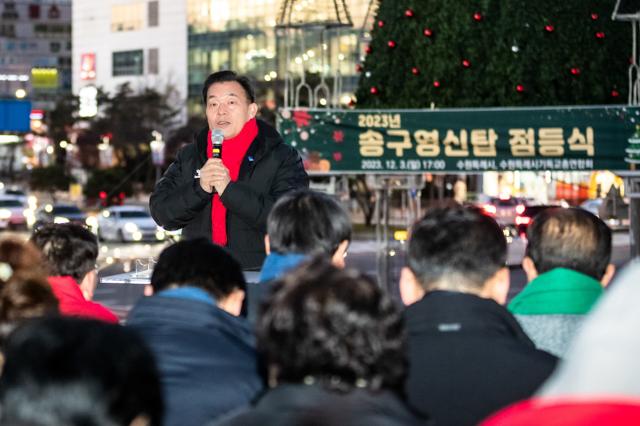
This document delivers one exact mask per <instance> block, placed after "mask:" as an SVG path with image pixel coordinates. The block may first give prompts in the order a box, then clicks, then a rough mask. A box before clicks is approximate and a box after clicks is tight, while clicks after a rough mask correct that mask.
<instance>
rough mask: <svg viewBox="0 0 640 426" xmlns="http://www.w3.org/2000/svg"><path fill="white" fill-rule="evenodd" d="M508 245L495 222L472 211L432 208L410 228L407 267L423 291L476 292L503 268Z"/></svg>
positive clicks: (464, 208) (466, 208)
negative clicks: (442, 287)
mask: <svg viewBox="0 0 640 426" xmlns="http://www.w3.org/2000/svg"><path fill="white" fill-rule="evenodd" d="M506 258H507V242H506V240H505V237H504V234H503V232H502V230H501V229H500V226H499V225H498V224H497V223H496V221H495V220H493V219H492V218H490V217H489V216H486V215H485V214H483V213H482V212H481V211H480V210H479V209H477V208H475V207H460V206H456V207H445V208H435V209H433V210H431V211H429V212H427V214H426V215H425V216H424V217H423V218H422V219H421V220H420V221H418V222H417V223H416V224H415V225H414V226H413V228H412V231H411V238H410V240H409V254H408V266H409V269H411V271H412V272H413V273H414V275H415V276H416V278H417V279H418V281H419V282H420V284H421V285H422V286H423V287H424V288H425V290H430V289H432V286H433V285H434V284H436V283H438V282H441V283H443V282H446V283H447V285H449V286H450V288H449V289H450V290H453V291H457V290H463V289H469V288H472V289H479V288H482V286H483V285H484V283H485V282H486V281H487V280H488V279H489V278H491V277H492V276H493V275H495V273H496V272H497V271H498V270H499V269H500V268H502V267H503V266H504V265H505V261H506Z"/></svg>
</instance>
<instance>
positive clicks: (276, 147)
mask: <svg viewBox="0 0 640 426" xmlns="http://www.w3.org/2000/svg"><path fill="white" fill-rule="evenodd" d="M202 98H203V101H204V104H205V110H206V116H207V123H208V128H205V129H203V130H202V131H200V133H199V134H198V135H197V136H196V140H195V142H194V143H191V144H189V145H187V146H185V147H184V148H182V149H181V150H180V151H179V152H178V155H177V157H176V160H175V161H174V162H173V163H172V164H171V165H170V166H169V168H168V169H167V171H166V172H165V174H164V176H163V177H162V179H160V180H159V181H158V183H157V184H156V187H155V189H154V191H153V194H151V199H150V201H149V207H150V210H151V215H152V216H153V218H154V219H155V221H156V222H157V223H158V224H159V225H161V226H163V227H164V228H165V229H168V230H175V229H180V228H182V237H183V238H187V239H190V238H197V237H207V238H209V239H211V240H212V241H213V242H214V243H216V244H218V245H221V246H223V247H226V248H227V249H228V251H229V252H230V253H231V254H232V255H233V256H235V257H236V259H237V260H238V261H239V262H240V264H241V265H242V267H243V268H244V269H257V268H260V266H261V265H262V262H263V260H264V257H265V250H264V235H265V234H266V221H267V215H268V214H269V210H270V209H271V206H273V204H274V203H275V201H276V199H277V198H278V197H279V196H281V195H282V194H284V193H286V192H288V191H290V190H292V189H296V188H300V187H308V185H309V178H308V176H307V173H306V172H305V170H304V167H303V165H302V159H301V158H300V155H299V154H298V152H297V151H296V150H295V149H294V148H292V147H290V146H288V145H285V144H284V142H283V140H282V137H281V136H280V135H279V134H278V132H277V131H276V130H275V129H274V128H273V127H271V126H270V125H268V124H267V123H265V122H263V121H261V120H257V119H256V118H255V116H256V113H257V112H258V105H256V103H255V95H254V91H253V88H252V87H251V83H250V82H249V79H248V78H246V77H244V76H239V75H237V74H236V73H234V72H233V71H219V72H216V73H213V74H211V75H210V76H209V77H207V79H206V80H205V82H204V87H203V88H202ZM220 133H221V134H222V137H223V139H224V140H223V143H222V146H221V147H220V145H219V143H218V142H219V139H220ZM185 261H187V262H188V261H189V260H188V259H185Z"/></svg>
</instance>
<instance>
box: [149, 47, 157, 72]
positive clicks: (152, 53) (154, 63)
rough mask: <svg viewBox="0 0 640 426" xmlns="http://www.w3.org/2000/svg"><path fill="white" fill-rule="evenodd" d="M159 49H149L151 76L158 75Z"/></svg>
mask: <svg viewBox="0 0 640 426" xmlns="http://www.w3.org/2000/svg"><path fill="white" fill-rule="evenodd" d="M158 68H159V66H158V48H156V47H154V48H151V49H149V65H148V69H147V72H148V73H149V74H158Z"/></svg>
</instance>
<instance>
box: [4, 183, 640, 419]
mask: <svg viewBox="0 0 640 426" xmlns="http://www.w3.org/2000/svg"><path fill="white" fill-rule="evenodd" d="M266 224H267V235H266V237H265V239H264V246H265V247H264V250H265V253H266V258H265V260H264V263H263V267H262V270H261V274H260V279H259V280H258V282H246V280H245V275H244V274H243V269H242V267H241V264H240V262H238V261H237V260H236V259H235V258H234V257H233V256H232V255H231V254H229V253H228V251H227V250H225V249H224V248H221V247H220V246H219V245H216V244H214V243H213V242H211V241H210V240H208V239H206V238H194V239H185V240H183V241H180V242H177V243H175V244H173V245H171V246H168V247H167V248H165V249H164V250H163V252H162V253H161V254H160V256H159V258H158V261H157V264H156V266H155V268H154V271H153V274H152V277H151V284H150V289H151V290H152V291H149V292H148V294H149V295H147V296H144V297H142V298H141V299H140V300H139V301H138V303H137V304H136V305H135V306H134V308H133V309H132V310H131V312H130V313H129V314H128V316H127V319H126V322H125V321H121V322H120V324H118V321H117V318H116V316H115V315H114V314H113V313H111V312H110V311H109V309H108V308H107V307H105V306H102V305H100V304H98V303H95V302H93V301H92V298H93V292H94V290H95V286H96V281H97V279H96V267H95V264H96V259H97V256H98V252H99V251H98V241H97V239H96V237H95V236H94V235H93V234H92V233H91V232H90V231H88V230H87V229H85V228H83V227H82V226H80V225H75V224H51V225H46V226H44V227H42V228H40V229H38V230H36V231H35V232H34V233H33V235H32V237H31V239H30V240H29V241H26V242H25V241H21V240H18V239H15V238H7V237H5V238H3V239H2V240H0V349H1V353H2V363H1V364H2V373H1V375H0V425H22V426H45V425H47V426H50V425H72V426H75V425H77V426H80V425H96V426H107V425H108V426H112V425H118V426H144V425H158V426H160V425H167V426H174V425H175V426H178V425H180V426H190V425H194V426H195V425H198V426H201V425H223V426H225V425H238V426H240V425H243V426H244V425H248V426H250V425H262V424H269V425H272V424H273V425H421V424H422V425H424V424H430V425H473V424H480V423H482V424H484V425H491V426H493V425H533V424H576V425H577V424H637V423H638V422H639V421H640V385H639V384H638V383H640V382H639V381H638V380H636V376H635V372H636V371H640V370H638V369H637V368H634V367H635V361H636V358H635V357H636V356H637V355H638V354H639V353H638V352H636V351H638V349H640V344H638V343H640V342H639V341H638V339H637V337H636V336H637V333H636V328H635V326H636V325H639V324H640V314H639V312H640V311H639V310H638V309H636V306H635V304H636V301H637V300H640V294H638V292H639V291H640V290H639V289H638V287H637V284H636V280H637V277H638V276H639V274H640V266H638V265H635V264H632V265H631V266H629V267H628V268H627V270H625V271H624V272H623V273H621V274H620V277H618V278H617V279H616V280H612V278H613V276H614V273H615V269H614V267H613V266H612V265H611V264H610V257H611V238H612V237H611V232H610V231H609V229H608V228H607V227H606V225H605V224H604V223H603V222H602V221H601V220H600V219H599V218H597V217H596V216H594V215H592V214H591V213H588V212H586V211H583V210H580V209H573V208H569V209H563V208H557V209H549V210H547V211H545V212H544V213H542V214H541V215H540V216H538V217H536V219H535V220H534V222H533V223H532V225H531V226H530V227H529V229H528V239H527V242H528V244H527V249H526V255H525V257H524V259H523V262H522V265H523V269H524V271H525V272H526V275H527V278H528V280H529V283H528V284H527V286H526V287H525V288H524V290H523V291H522V292H521V293H520V294H518V295H517V296H515V297H514V298H513V299H512V300H511V301H510V303H508V304H507V294H508V290H509V276H510V274H509V270H508V268H507V267H506V266H505V261H506V255H507V243H506V240H505V237H504V234H503V232H502V230H501V228H500V226H499V225H498V224H497V223H496V222H495V221H494V219H492V218H491V217H489V216H487V215H485V214H484V213H483V212H482V211H481V210H478V209H475V208H472V207H461V206H457V205H450V206H445V207H436V208H433V209H431V210H429V211H428V212H427V213H426V214H425V216H424V217H423V218H421V219H420V220H419V221H418V222H417V223H415V224H414V226H413V227H412V229H411V233H410V240H409V243H408V247H407V256H406V257H407V261H406V266H405V267H404V268H403V269H402V271H401V275H400V279H399V282H398V283H397V285H398V286H399V293H400V295H401V299H402V300H401V301H400V300H393V299H392V297H390V295H389V294H388V293H387V291H386V290H385V289H383V288H381V287H380V286H379V285H378V284H377V283H376V280H375V277H368V276H366V275H365V274H363V273H361V272H359V271H357V270H354V269H349V268H346V267H345V261H344V258H345V255H346V254H347V253H348V247H349V243H350V241H351V237H352V235H351V233H352V228H351V221H350V218H349V215H348V214H347V213H346V212H345V210H344V209H343V208H342V207H341V205H340V204H339V203H338V202H337V201H335V199H333V198H332V197H330V196H328V195H325V194H321V193H317V192H314V191H311V190H308V189H302V190H296V191H292V192H289V193H287V194H285V195H283V196H282V197H280V198H279V199H278V201H277V202H276V203H275V204H274V205H273V208H272V209H271V210H270V213H269V215H268V217H267V219H266ZM610 282H613V285H612V286H611V289H609V290H605V287H606V286H607V285H608V284H609V283H610Z"/></svg>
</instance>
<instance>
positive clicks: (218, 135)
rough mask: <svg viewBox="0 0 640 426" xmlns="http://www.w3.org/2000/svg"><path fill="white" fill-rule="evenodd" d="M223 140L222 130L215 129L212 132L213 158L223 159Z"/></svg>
mask: <svg viewBox="0 0 640 426" xmlns="http://www.w3.org/2000/svg"><path fill="white" fill-rule="evenodd" d="M223 140H224V135H223V134H222V129H213V130H212V131H211V158H222V141H223Z"/></svg>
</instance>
